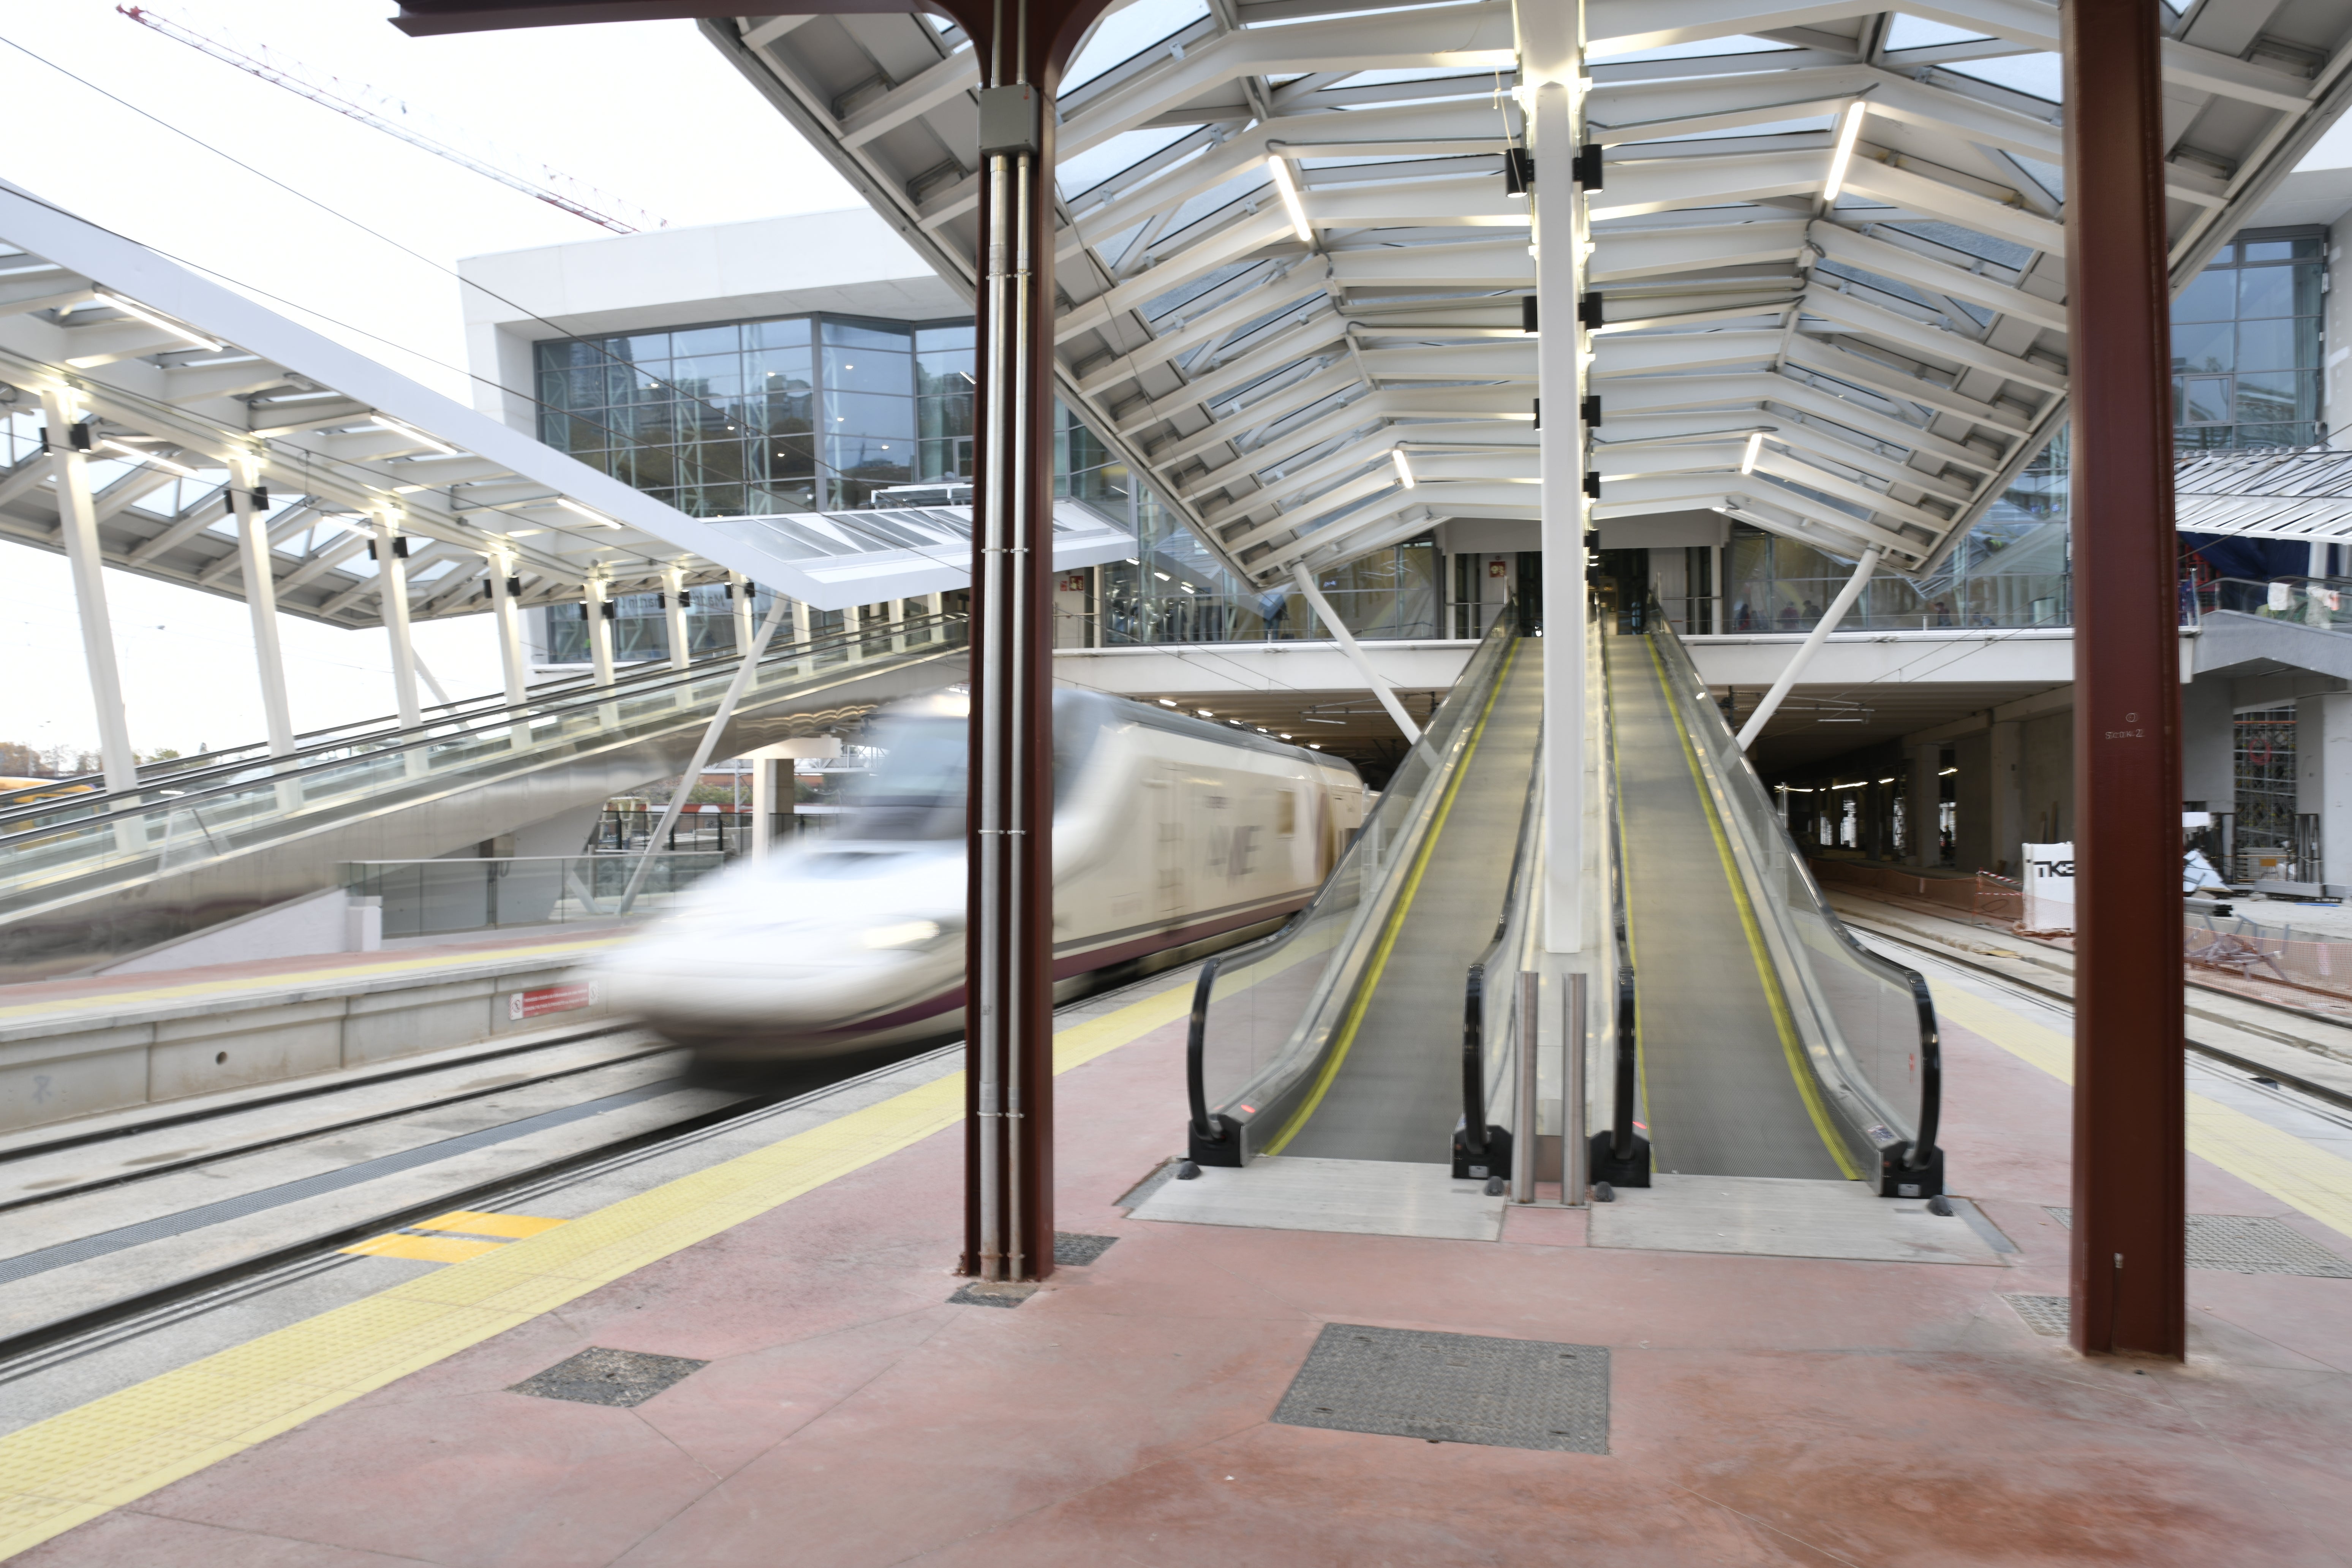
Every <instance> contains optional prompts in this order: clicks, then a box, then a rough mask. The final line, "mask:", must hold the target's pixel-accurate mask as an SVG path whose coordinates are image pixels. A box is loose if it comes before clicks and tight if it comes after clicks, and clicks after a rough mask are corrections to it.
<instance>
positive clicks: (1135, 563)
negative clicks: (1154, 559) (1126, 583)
mask: <svg viewBox="0 0 2352 1568" xmlns="http://www.w3.org/2000/svg"><path fill="white" fill-rule="evenodd" d="M1127 563H1128V564H1129V566H1140V565H1142V564H1143V563H1142V562H1140V561H1138V560H1137V559H1136V558H1135V557H1134V556H1132V555H1130V556H1129V557H1128V558H1127Z"/></svg>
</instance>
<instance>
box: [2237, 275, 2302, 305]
mask: <svg viewBox="0 0 2352 1568" xmlns="http://www.w3.org/2000/svg"><path fill="white" fill-rule="evenodd" d="M2295 271H2296V269H2295V268H2292V267H2249V268H2246V269H2245V270H2244V271H2243V272H2241V273H2239V274H2238V314H2239V315H2240V316H2292V315H2294V274H2295Z"/></svg>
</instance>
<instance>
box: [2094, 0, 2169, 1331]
mask: <svg viewBox="0 0 2352 1568" xmlns="http://www.w3.org/2000/svg"><path fill="white" fill-rule="evenodd" d="M2063 19H2064V38H2063V43H2064V60H2065V94H2066V195H2067V201H2066V244H2067V254H2066V274H2067V278H2066V283H2067V289H2066V293H2067V300H2068V305H2067V318H2068V326H2069V329H2070V341H2071V345H2072V348H2071V366H2072V369H2071V373H2070V380H2071V382H2072V397H2073V416H2074V451H2073V462H2074V469H2073V481H2072V482H2073V497H2072V510H2073V522H2074V559H2075V560H2076V561H2078V562H2080V563H2082V567H2083V569H2082V570H2079V571H2077V572H2076V573H2075V574H2074V791H2075V816H2074V819H2075V821H2076V822H2077V823H2079V824H2080V825H2081V826H2079V827H2078V828H2077V830H2076V837H2075V841H2074V866H2075V884H2074V887H2075V892H2074V899H2075V906H2074V907H2075V928H2076V936H2075V943H2076V946H2075V952H2076V958H2075V967H2074V1231H2073V1244H2074V1270H2073V1275H2074V1277H2073V1281H2072V1290H2071V1300H2072V1302H2073V1314H2072V1324H2073V1326H2072V1329H2071V1331H2070V1332H2071V1335H2072V1338H2073V1340H2074V1347H2075V1348H2076V1349H2077V1350H2080V1351H2083V1352H2086V1353H2087V1352H2113V1351H2128V1352H2144V1353H2148V1354H2153V1355H2159V1356H2168V1357H2171V1358H2174V1359H2179V1358H2180V1357H2181V1356H2182V1354H2183V1352H2184V1348H2185V1336H2186V1321H2187V1320H2186V1300H2185V1297H2186V1290H2185V1278H2184V1275H2183V1269H2184V1268H2185V1267H2186V1260H2185V1258H2184V1256H2183V1255H2184V1250H2185V1229H2186V1225H2187V1203H2186V1194H2185V1189H2184V1178H2185V1151H2184V1147H2183V1144H2184V1129H2183V1122H2182V1117H2183V1114H2184V1110H2185V1107H2184V1103H2183V1096H2184V1092H2185V1090H2184V1085H2183V1082H2182V1051H2183V1049H2184V1047H2185V1044H2186V1042H2185V1041H2184V1039H2183V1032H2182V1026H2181V1004H2182V995H2181V962H2182V961H2181V943H2180V914H2179V910H2180V880H2179V878H2180V815H2179V814H2180V685H2179V598H2178V592H2177V589H2176V587H2175V584H2174V576H2175V572H2174V562H2173V536H2172V517H2173V504H2172V407H2171V379H2170V369H2171V334H2170V329H2169V310H2170V305H2171V295H2172V289H2171V279H2170V276H2169V272H2168V265H2167V256H2166V250H2167V246H2166V225H2165V187H2164V164H2163V147H2164V142H2165V133H2164V112H2165V104H2164V99H2163V95H2162V92H2161V90H2160V89H2159V87H2158V47H2159V42H2160V40H2159V37H2158V13H2157V10H2156V8H2155V7H2154V6H2153V5H2147V4H2146V0H2068V3H2067V5H2065V6H2064V8H2063Z"/></svg>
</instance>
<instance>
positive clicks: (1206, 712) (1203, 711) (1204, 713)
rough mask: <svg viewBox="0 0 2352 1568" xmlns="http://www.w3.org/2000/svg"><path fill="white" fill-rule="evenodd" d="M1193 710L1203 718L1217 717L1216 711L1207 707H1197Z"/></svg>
mask: <svg viewBox="0 0 2352 1568" xmlns="http://www.w3.org/2000/svg"><path fill="white" fill-rule="evenodd" d="M1192 711H1193V712H1195V713H1198V714H1199V715H1200V716H1201V717H1202V718H1203V719H1213V718H1215V717H1216V715H1215V714H1214V713H1212V712H1210V711H1209V710H1207V709H1206V708H1195V709H1193V710H1192Z"/></svg>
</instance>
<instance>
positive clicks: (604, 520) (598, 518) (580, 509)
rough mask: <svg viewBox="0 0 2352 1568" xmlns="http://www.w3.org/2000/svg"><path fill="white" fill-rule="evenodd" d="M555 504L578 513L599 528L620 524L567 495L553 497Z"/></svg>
mask: <svg viewBox="0 0 2352 1568" xmlns="http://www.w3.org/2000/svg"><path fill="white" fill-rule="evenodd" d="M555 504H556V505H558V506H560V507H562V509H563V510H566V511H569V512H576V513H578V514H579V515H580V516H582V517H584V518H586V519H587V520H588V521H591V522H593V523H595V524H596V525H598V526H599V527H601V528H618V527H620V526H621V525H620V524H619V523H617V522H614V521H613V520H612V519H611V518H609V517H606V516H605V515H604V513H603V512H601V511H591V510H588V509H587V508H586V507H584V506H582V505H581V504H580V503H579V502H578V501H576V500H572V498H570V497H569V496H557V497H556V498H555Z"/></svg>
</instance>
